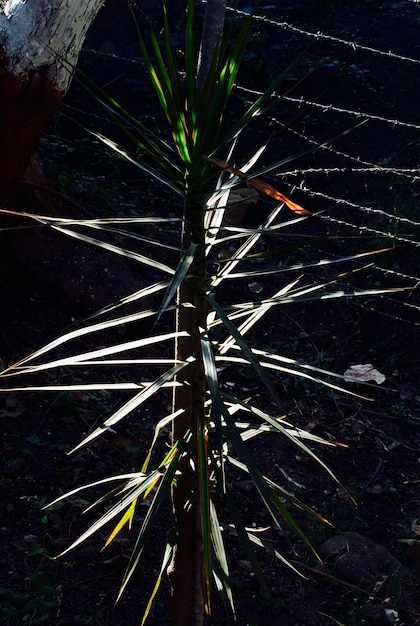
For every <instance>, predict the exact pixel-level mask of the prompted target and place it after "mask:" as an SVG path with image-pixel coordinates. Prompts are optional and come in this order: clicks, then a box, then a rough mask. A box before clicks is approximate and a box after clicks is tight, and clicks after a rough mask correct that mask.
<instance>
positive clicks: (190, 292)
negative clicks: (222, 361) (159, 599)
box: [168, 203, 208, 626]
mask: <svg viewBox="0 0 420 626" xmlns="http://www.w3.org/2000/svg"><path fill="white" fill-rule="evenodd" d="M203 222H204V214H203V209H202V206H201V204H200V203H192V204H189V205H188V204H187V206H186V209H185V220H184V230H183V234H182V248H183V249H188V247H189V246H190V245H191V243H196V244H197V249H196V255H195V259H194V262H193V264H192V266H191V273H190V275H189V276H188V277H187V278H186V279H185V280H184V281H183V283H182V284H181V285H180V287H179V289H178V294H177V304H178V309H177V319H176V326H177V330H183V331H187V333H188V337H182V338H180V339H179V340H178V341H177V342H176V346H175V350H176V358H177V359H180V360H185V359H187V358H188V357H190V356H191V355H194V356H195V361H194V363H192V364H191V365H189V366H187V367H186V368H184V369H183V370H182V372H181V374H180V375H179V376H178V379H177V380H178V382H181V383H182V386H180V387H175V389H174V397H173V410H174V411H177V410H178V409H183V413H182V414H181V415H180V416H179V417H177V418H176V420H175V421H174V425H173V440H174V441H180V440H181V438H182V437H183V436H184V434H185V433H186V432H187V431H188V430H191V432H192V433H193V437H192V444H191V447H190V448H189V450H188V452H187V453H186V454H185V455H184V457H183V458H182V459H181V462H180V466H179V473H177V477H176V478H177V480H176V485H175V486H174V488H173V490H172V501H173V508H174V514H175V517H176V519H177V520H182V519H183V522H182V525H181V528H180V531H179V535H178V538H177V544H176V546H175V549H174V555H173V558H172V562H171V564H170V566H169V568H168V575H169V578H170V581H171V586H172V620H171V621H172V624H173V625H174V626H186V625H188V624H191V623H194V624H195V626H200V625H201V624H202V623H203V620H204V610H205V609H204V607H205V606H207V604H208V600H207V590H206V584H205V580H206V577H205V564H204V548H203V531H202V522H201V502H200V497H199V494H200V484H199V474H198V462H199V459H198V453H197V450H198V441H197V439H198V436H199V431H200V429H199V424H203V423H204V420H205V400H206V379H205V374H204V367H203V362H202V356H201V330H200V329H202V328H204V327H205V324H206V315H207V301H206V298H205V293H206V280H207V275H206V264H205V256H204V251H205V247H204V223H203ZM186 303H189V304H192V305H193V306H192V307H185V304H186ZM181 304H182V305H183V306H180V305H181ZM192 616H194V617H193V622H192Z"/></svg>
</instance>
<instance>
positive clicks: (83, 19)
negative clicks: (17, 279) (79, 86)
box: [0, 0, 102, 206]
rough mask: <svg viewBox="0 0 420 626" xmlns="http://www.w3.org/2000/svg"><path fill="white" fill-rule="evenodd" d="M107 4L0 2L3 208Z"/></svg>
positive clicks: (92, 0)
mask: <svg viewBox="0 0 420 626" xmlns="http://www.w3.org/2000/svg"><path fill="white" fill-rule="evenodd" d="M101 5H102V0H77V1H75V0H26V1H25V0H6V2H5V1H4V0H0V102H1V110H0V172H1V175H0V206H5V205H6V204H7V203H8V201H9V200H10V198H11V197H12V196H13V194H14V192H15V191H16V188H17V186H18V185H19V182H20V181H21V180H22V178H23V175H24V172H25V170H26V167H27V165H28V163H29V160H30V158H31V156H32V154H33V152H34V150H35V148H36V145H37V143H38V140H39V138H40V137H41V135H42V133H43V131H44V129H45V127H46V126H47V124H48V122H49V120H50V119H51V117H52V115H53V114H54V113H55V111H56V110H57V108H58V106H59V104H60V102H61V100H62V98H63V96H64V94H65V93H66V91H67V89H68V86H69V84H70V81H71V78H72V69H71V68H73V67H74V66H75V65H76V62H77V59H78V56H79V52H80V49H81V47H82V44H83V41H84V38H85V35H86V32H87V29H88V27H89V26H90V24H91V22H92V20H93V19H94V17H95V16H96V14H97V12H98V11H99V9H100V7H101Z"/></svg>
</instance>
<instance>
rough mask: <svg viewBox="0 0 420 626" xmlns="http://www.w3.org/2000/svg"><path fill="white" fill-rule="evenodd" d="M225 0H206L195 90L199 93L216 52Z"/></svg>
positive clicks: (220, 34)
mask: <svg viewBox="0 0 420 626" xmlns="http://www.w3.org/2000/svg"><path fill="white" fill-rule="evenodd" d="M226 2H227V0H207V5H206V13H205V16H204V24H203V34H202V37H201V45H200V54H199V57H198V68H197V92H198V94H201V92H202V91H203V87H204V84H205V82H206V79H207V76H208V74H209V71H210V67H211V64H212V61H213V57H214V55H215V54H217V52H218V48H219V43H220V40H221V37H222V34H223V26H224V23H225V15H226Z"/></svg>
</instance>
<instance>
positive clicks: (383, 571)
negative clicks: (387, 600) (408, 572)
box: [319, 532, 403, 589]
mask: <svg viewBox="0 0 420 626" xmlns="http://www.w3.org/2000/svg"><path fill="white" fill-rule="evenodd" d="M319 554H320V556H321V558H322V559H324V561H326V562H328V563H332V564H333V566H334V574H335V575H336V576H337V577H339V578H343V579H344V580H346V581H348V582H351V583H353V584H355V585H358V586H360V587H363V588H368V589H371V588H373V587H374V586H375V584H376V583H378V582H379V581H381V580H384V579H386V578H388V577H392V576H395V575H401V573H402V571H403V566H402V564H401V563H400V562H399V561H398V559H396V558H395V557H394V556H393V555H392V554H391V553H390V552H389V551H388V550H387V549H386V548H384V547H383V546H380V545H379V544H377V543H375V542H374V541H372V540H371V539H368V537H364V536H363V535H360V534H359V533H356V532H347V533H343V534H341V535H335V536H334V537H331V538H330V539H328V540H327V541H325V543H323V544H322V545H321V546H320V548H319Z"/></svg>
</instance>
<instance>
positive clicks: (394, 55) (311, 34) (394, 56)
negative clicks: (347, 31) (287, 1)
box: [228, 7, 420, 65]
mask: <svg viewBox="0 0 420 626" xmlns="http://www.w3.org/2000/svg"><path fill="white" fill-rule="evenodd" d="M228 10H229V11H231V12H234V11H235V12H237V13H238V14H239V15H244V16H249V12H247V11H240V10H236V9H234V8H233V7H228ZM254 18H255V20H257V21H260V22H264V23H266V24H270V25H271V26H276V27H278V28H282V29H283V30H284V29H285V30H290V31H291V32H294V33H297V34H299V35H303V36H304V37H309V38H311V39H316V40H320V39H324V40H325V41H333V42H334V43H339V44H341V45H344V46H348V47H350V48H352V49H353V50H363V51H364V52H371V53H372V54H377V55H379V56H384V57H387V58H389V59H396V60H398V61H405V62H409V63H415V64H417V65H420V59H414V58H412V57H408V56H404V55H402V54H397V53H396V52H391V50H388V51H385V50H380V49H379V48H372V47H371V46H365V45H364V44H360V43H357V42H356V41H349V40H348V39H342V38H341V37H336V36H334V35H328V34H326V33H323V32H321V31H320V30H318V31H316V32H314V31H311V30H306V29H304V28H299V27H298V26H295V25H294V24H290V23H289V22H279V21H277V20H274V19H271V18H269V17H267V16H265V15H258V14H256V15H254Z"/></svg>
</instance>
